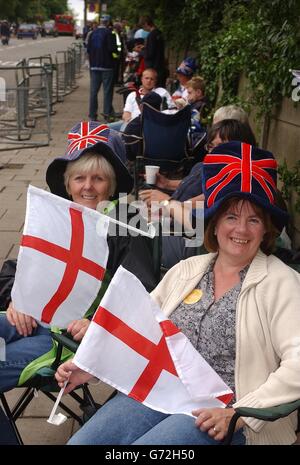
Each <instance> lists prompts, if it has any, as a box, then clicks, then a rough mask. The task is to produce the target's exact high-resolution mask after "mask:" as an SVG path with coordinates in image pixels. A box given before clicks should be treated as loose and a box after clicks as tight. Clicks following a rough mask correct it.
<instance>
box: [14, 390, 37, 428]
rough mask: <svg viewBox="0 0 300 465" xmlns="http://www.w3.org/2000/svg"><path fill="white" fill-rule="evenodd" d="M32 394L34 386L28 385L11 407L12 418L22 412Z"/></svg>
mask: <svg viewBox="0 0 300 465" xmlns="http://www.w3.org/2000/svg"><path fill="white" fill-rule="evenodd" d="M33 396H34V388H31V387H28V388H27V389H26V391H25V392H24V393H23V394H22V395H21V396H20V398H19V400H18V401H17V403H16V405H14V407H13V409H12V415H13V418H14V420H17V419H18V418H19V417H20V415H21V414H22V413H23V412H24V410H25V408H26V407H27V405H28V404H29V403H30V402H31V400H32V398H33Z"/></svg>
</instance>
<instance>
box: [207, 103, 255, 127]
mask: <svg viewBox="0 0 300 465" xmlns="http://www.w3.org/2000/svg"><path fill="white" fill-rule="evenodd" d="M223 119H236V120H238V121H240V122H241V123H244V124H245V123H247V124H249V118H248V115H247V113H246V112H245V110H243V108H241V107H238V106H237V105H225V106H224V107H220V108H218V109H217V110H216V111H215V113H214V117H213V124H215V123H218V122H219V121H223Z"/></svg>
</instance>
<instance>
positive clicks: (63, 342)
mask: <svg viewBox="0 0 300 465" xmlns="http://www.w3.org/2000/svg"><path fill="white" fill-rule="evenodd" d="M52 338H53V348H52V349H51V350H50V351H49V352H48V353H47V354H45V355H42V356H41V357H39V358H37V359H36V360H34V361H33V362H31V363H30V364H29V365H30V367H29V366H28V368H29V369H28V370H27V371H28V372H26V373H25V374H24V372H23V373H22V375H23V378H24V379H26V378H27V377H28V376H29V377H28V379H26V381H24V383H23V382H22V383H20V385H19V386H18V387H21V388H24V387H25V388H26V389H25V391H24V392H23V393H22V394H21V396H20V397H19V399H18V400H17V402H16V404H15V405H14V406H13V407H12V408H11V407H10V406H9V405H8V402H7V400H6V397H5V394H4V393H3V392H0V400H1V402H2V405H3V408H4V411H5V413H6V416H7V417H8V419H9V421H10V423H11V425H12V426H13V428H14V431H15V433H16V436H17V438H18V442H19V444H23V442H22V438H21V435H20V433H19V431H18V428H17V426H16V421H17V419H18V418H19V417H20V416H21V414H22V413H23V411H24V410H25V408H26V407H27V406H28V405H29V403H30V402H31V400H32V399H33V397H34V396H35V395H36V392H42V393H43V394H44V395H45V396H46V397H48V398H49V399H51V400H52V401H53V402H55V401H56V397H55V396H54V395H53V392H58V391H59V390H60V388H59V386H58V384H57V382H56V380H55V378H54V374H55V372H56V370H57V367H58V366H59V365H60V363H62V362H63V361H65V360H67V359H68V358H70V357H71V356H72V355H73V354H74V353H75V352H76V350H77V348H78V343H77V342H75V341H73V340H72V339H71V338H70V337H68V336H66V335H65V334H60V333H52ZM35 367H36V369H34V368H35ZM26 368H27V367H26ZM26 368H25V370H24V371H26ZM30 373H32V376H30ZM22 375H21V381H22ZM79 389H80V390H81V391H82V395H79V394H78V393H77V392H74V391H72V392H70V393H69V395H70V396H71V397H72V398H73V399H74V400H75V401H76V402H77V403H78V404H79V406H80V409H81V410H82V411H83V414H84V419H85V418H89V417H90V416H91V415H92V414H93V413H95V412H96V410H97V409H98V408H99V407H100V405H99V404H96V403H95V401H94V399H93V397H92V395H91V393H90V391H89V388H88V384H82V385H80V386H78V387H77V389H76V390H79ZM59 405H60V407H61V408H62V410H64V411H65V412H66V413H67V414H68V415H70V416H71V417H72V418H74V419H75V420H76V421H77V422H78V423H79V425H80V426H82V425H83V423H84V419H83V418H81V417H80V416H79V415H77V414H76V413H75V412H74V411H73V410H71V409H70V408H69V407H68V406H67V405H66V404H65V403H64V402H62V401H61V402H60V404H59ZM49 413H50V412H49Z"/></svg>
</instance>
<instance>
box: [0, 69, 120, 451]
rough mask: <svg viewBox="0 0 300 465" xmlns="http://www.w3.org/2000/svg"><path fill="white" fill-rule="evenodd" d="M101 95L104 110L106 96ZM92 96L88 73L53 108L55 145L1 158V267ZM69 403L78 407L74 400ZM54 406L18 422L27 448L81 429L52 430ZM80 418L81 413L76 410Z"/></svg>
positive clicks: (38, 403) (38, 404) (42, 401)
mask: <svg viewBox="0 0 300 465" xmlns="http://www.w3.org/2000/svg"><path fill="white" fill-rule="evenodd" d="M100 93H101V96H100V94H99V104H100V110H101V108H102V90H101V91H100ZM88 95H89V75H88V70H84V72H83V76H82V77H81V78H80V79H79V80H78V88H77V89H76V90H75V91H74V92H72V93H71V94H69V95H67V96H66V97H65V99H64V102H62V103H58V104H56V105H55V107H54V109H55V111H56V113H55V115H54V116H53V117H52V131H51V134H52V140H51V143H50V145H49V146H47V147H36V148H27V149H17V150H8V151H4V152H0V267H1V266H2V263H3V261H4V260H6V259H8V258H16V257H17V255H18V249H19V241H20V237H21V234H22V229H23V224H24V217H25V207H26V191H27V186H28V185H29V184H32V185H34V186H36V187H40V188H43V189H46V188H47V185H46V181H45V173H46V168H47V166H48V164H49V161H50V160H51V159H53V158H55V157H58V156H60V155H63V153H64V152H65V149H66V145H67V138H66V135H67V132H68V130H69V129H71V128H72V126H74V125H75V124H76V123H77V122H78V121H80V120H83V119H87V114H88ZM122 107H123V99H122V97H121V96H119V95H118V94H115V95H114V108H115V111H116V112H121V111H122ZM91 390H92V392H93V395H94V398H95V400H96V401H97V402H100V403H102V402H103V401H104V400H105V399H106V398H107V397H108V396H109V395H110V393H111V391H112V390H111V388H110V387H108V386H106V385H104V384H100V385H98V386H93V387H92V389H91ZM21 392H22V389H21V388H18V389H14V390H13V391H11V392H9V393H8V394H7V399H8V401H9V403H10V405H14V403H15V401H16V399H17V398H18V397H19V396H20V395H21ZM65 402H66V403H67V404H69V405H72V406H73V407H74V406H75V401H73V400H72V399H71V398H70V396H67V397H66V400H65ZM52 406H53V403H52V402H51V401H50V400H48V399H47V398H46V397H45V396H44V394H42V393H40V394H39V397H38V398H36V399H33V400H32V401H31V404H30V405H29V406H28V407H27V409H26V410H25V412H24V414H23V416H22V418H20V419H19V420H18V422H17V426H18V428H19V430H20V432H21V436H22V438H23V440H24V443H25V444H65V443H66V441H67V440H68V438H69V437H70V436H71V435H72V434H73V432H74V431H75V430H76V428H77V424H76V422H75V421H74V420H71V419H68V420H67V421H66V422H65V423H64V424H63V425H61V426H52V425H49V424H48V423H47V422H46V419H47V418H48V416H49V413H50V411H51V409H52ZM75 408H76V411H77V413H80V410H79V408H78V407H77V406H75Z"/></svg>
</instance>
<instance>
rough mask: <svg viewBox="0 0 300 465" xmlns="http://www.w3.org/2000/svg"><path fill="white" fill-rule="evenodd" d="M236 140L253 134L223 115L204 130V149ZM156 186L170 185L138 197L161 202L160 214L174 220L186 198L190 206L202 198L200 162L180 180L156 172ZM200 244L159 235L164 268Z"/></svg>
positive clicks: (250, 139)
mask: <svg viewBox="0 0 300 465" xmlns="http://www.w3.org/2000/svg"><path fill="white" fill-rule="evenodd" d="M231 140H238V141H241V142H246V143H248V144H251V145H256V140H255V136H254V134H253V132H252V130H251V128H250V126H249V125H248V124H243V123H241V122H240V121H238V120H234V119H232V120H231V119H225V120H223V121H220V122H219V123H217V124H215V125H213V126H212V127H211V129H210V131H209V133H208V140H207V144H206V148H207V151H208V152H210V151H211V150H213V149H214V148H215V147H217V146H218V145H219V144H221V143H223V142H228V141H231ZM156 186H157V187H158V188H162V189H164V190H171V189H174V188H175V190H174V192H173V193H172V194H167V193H166V192H161V191H160V190H158V189H146V190H142V191H140V193H139V197H140V198H141V200H143V201H144V202H146V203H147V206H148V208H149V209H151V203H152V202H162V204H163V208H162V214H163V215H166V216H167V215H168V216H169V215H170V216H173V217H174V215H176V217H175V219H176V221H177V222H178V221H180V219H181V218H182V219H183V218H184V215H183V211H184V208H185V205H184V203H183V202H186V201H189V202H190V209H194V208H196V206H197V202H199V201H203V200H204V196H203V191H202V162H199V163H196V164H195V165H194V167H193V168H192V170H191V172H190V173H189V174H188V175H187V176H186V177H185V178H184V179H182V180H181V181H180V180H176V181H175V180H169V179H168V178H166V177H164V176H163V175H161V174H160V173H158V175H157V181H156ZM199 245H200V244H194V245H193V242H189V240H188V239H187V238H186V237H184V236H183V235H181V236H175V235H167V236H163V237H162V259H161V263H162V265H163V266H164V267H165V268H168V269H169V268H171V267H172V266H174V265H175V264H176V263H178V262H179V261H180V260H183V259H185V258H188V257H192V256H193V255H196V254H197V253H198V250H199Z"/></svg>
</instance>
